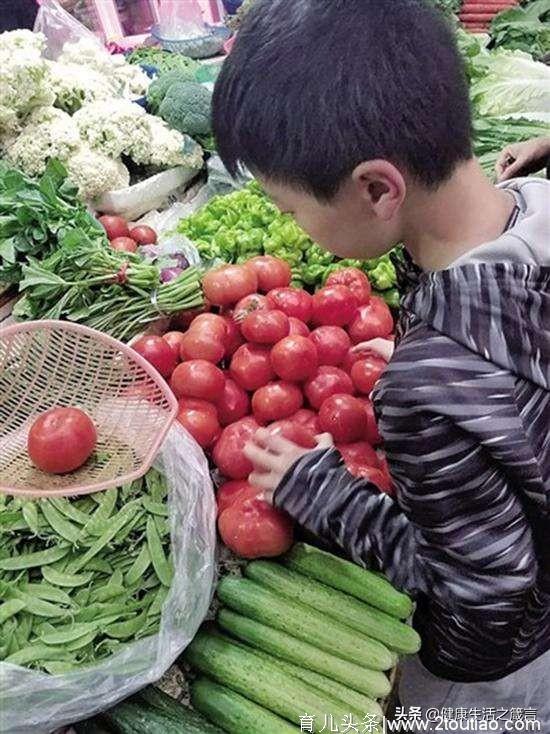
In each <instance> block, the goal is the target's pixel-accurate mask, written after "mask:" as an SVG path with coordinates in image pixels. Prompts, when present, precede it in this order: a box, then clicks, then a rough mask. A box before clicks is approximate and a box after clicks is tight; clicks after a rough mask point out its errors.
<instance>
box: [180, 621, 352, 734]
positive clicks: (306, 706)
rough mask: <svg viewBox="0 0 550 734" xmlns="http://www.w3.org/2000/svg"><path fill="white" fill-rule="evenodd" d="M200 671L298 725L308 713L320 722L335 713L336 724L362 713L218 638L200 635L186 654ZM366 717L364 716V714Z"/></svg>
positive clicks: (205, 633)
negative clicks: (351, 715)
mask: <svg viewBox="0 0 550 734" xmlns="http://www.w3.org/2000/svg"><path fill="white" fill-rule="evenodd" d="M184 659H185V660H186V661H187V662H188V663H189V664H190V665H191V666H193V667H194V668H195V669H197V670H198V671H199V672H201V673H203V674H204V675H206V676H208V677H210V678H213V679H214V680H215V681H216V682H217V683H221V684H222V685H225V686H227V687H228V688H230V689H231V690H232V691H235V692H236V693H240V694H241V695H243V696H245V698H248V699H249V700H251V701H254V702H255V703H257V704H259V705H260V706H263V707H264V708H267V709H269V710H270V711H272V712H273V713H275V714H278V715H279V716H282V717H283V718H285V719H288V720H289V721H290V722H292V723H293V724H294V725H295V726H299V723H300V717H302V716H304V714H306V713H307V714H308V715H310V716H313V717H315V718H317V717H319V720H320V721H323V720H324V717H325V716H326V715H330V714H332V716H333V717H334V719H335V720H336V721H342V720H343V718H344V716H347V717H348V718H349V715H350V713H352V714H353V715H354V716H355V717H356V718H359V720H361V719H360V716H361V712H358V711H349V709H348V707H347V706H345V705H344V704H340V703H338V702H336V701H335V700H333V699H330V698H329V697H328V696H325V695H323V694H322V693H320V692H319V691H318V690H317V689H316V688H314V687H313V686H310V685H308V684H307V683H304V681H302V680H300V679H299V678H294V677H293V676H289V675H287V674H286V673H284V672H283V671H282V670H281V668H279V666H278V665H277V664H276V663H274V662H273V663H272V662H268V661H266V660H263V659H262V658H261V657H260V656H259V655H256V654H255V653H254V651H253V650H247V649H245V648H244V647H243V646H242V645H234V644H233V643H231V642H229V641H228V640H227V639H225V638H223V637H220V636H218V635H212V634H208V633H207V632H199V633H198V634H197V635H196V637H195V639H194V640H193V642H192V643H191V644H190V645H189V647H188V648H187V650H186V651H185V653H184ZM363 716H364V714H363Z"/></svg>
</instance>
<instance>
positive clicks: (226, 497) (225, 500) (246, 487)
mask: <svg viewBox="0 0 550 734" xmlns="http://www.w3.org/2000/svg"><path fill="white" fill-rule="evenodd" d="M258 492H259V490H258V489H256V487H253V486H252V485H251V484H249V483H248V482H245V481H244V480H242V479H232V480H231V481H230V482H225V484H222V485H221V487H220V488H219V489H218V491H217V492H216V504H217V505H218V517H219V516H220V515H221V514H222V512H223V511H224V510H227V508H228V507H231V505H232V504H233V503H234V502H236V500H238V499H240V497H242V495H243V494H245V493H246V494H253V495H257V494H258Z"/></svg>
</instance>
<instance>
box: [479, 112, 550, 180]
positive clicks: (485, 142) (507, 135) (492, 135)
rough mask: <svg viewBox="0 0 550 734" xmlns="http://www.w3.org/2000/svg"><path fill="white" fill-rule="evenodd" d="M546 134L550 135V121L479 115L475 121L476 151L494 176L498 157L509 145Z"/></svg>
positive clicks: (484, 167) (487, 171)
mask: <svg viewBox="0 0 550 734" xmlns="http://www.w3.org/2000/svg"><path fill="white" fill-rule="evenodd" d="M544 136H550V122H549V123H542V122H537V121H531V120H524V119H521V118H520V119H509V120H502V119H501V118H499V117H478V118H477V119H476V120H475V121H474V141H475V152H476V155H477V157H478V158H479V160H480V163H481V165H482V167H483V169H484V171H485V173H486V174H487V175H488V176H490V177H493V176H494V174H495V165H496V162H497V158H498V156H499V154H500V152H501V151H502V150H503V149H504V148H505V147H506V146H507V145H511V144H513V143H520V142H522V141H524V140H531V139H532V138H538V137H544Z"/></svg>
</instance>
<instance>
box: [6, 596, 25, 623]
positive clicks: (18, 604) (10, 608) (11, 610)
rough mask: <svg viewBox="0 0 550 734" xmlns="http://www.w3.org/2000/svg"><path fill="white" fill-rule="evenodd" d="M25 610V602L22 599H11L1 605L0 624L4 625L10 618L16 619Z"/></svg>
mask: <svg viewBox="0 0 550 734" xmlns="http://www.w3.org/2000/svg"><path fill="white" fill-rule="evenodd" d="M24 608H25V602H24V601H22V600H21V599H9V601H5V602H4V603H3V604H0V624H3V623H4V622H5V621H6V620H8V619H9V618H10V617H14V616H15V615H16V614H17V613H18V612H20V611H21V610H22V609H24Z"/></svg>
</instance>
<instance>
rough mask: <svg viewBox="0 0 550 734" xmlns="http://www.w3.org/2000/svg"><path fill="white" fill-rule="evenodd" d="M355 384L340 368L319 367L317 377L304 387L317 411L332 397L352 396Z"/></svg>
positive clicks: (307, 396) (309, 400) (306, 394)
mask: <svg viewBox="0 0 550 734" xmlns="http://www.w3.org/2000/svg"><path fill="white" fill-rule="evenodd" d="M352 393H353V383H352V381H351V377H350V376H349V375H347V374H346V373H345V372H344V371H343V370H341V369H339V368H338V367H328V366H324V367H319V369H318V370H317V372H316V373H315V375H313V377H312V378H311V379H310V380H308V381H307V382H306V384H305V385H304V394H305V396H306V398H307V400H308V402H309V404H310V405H311V407H312V408H315V410H319V408H320V407H321V405H322V404H323V403H324V402H325V400H326V399H327V398H330V397H331V395H343V394H348V395H351V394H352Z"/></svg>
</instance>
